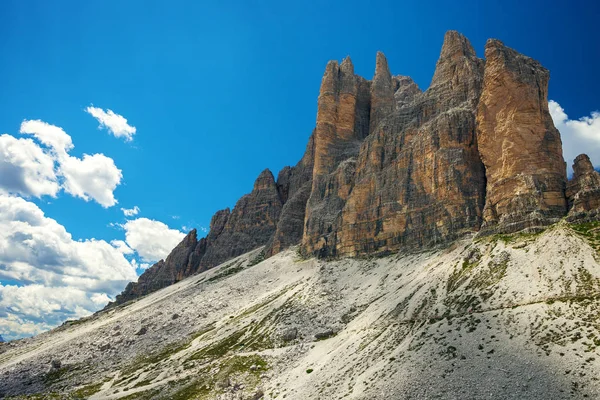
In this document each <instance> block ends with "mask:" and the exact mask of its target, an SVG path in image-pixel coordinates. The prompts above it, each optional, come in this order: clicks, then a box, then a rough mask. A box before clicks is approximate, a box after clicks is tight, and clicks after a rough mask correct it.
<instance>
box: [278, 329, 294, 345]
mask: <svg viewBox="0 0 600 400" xmlns="http://www.w3.org/2000/svg"><path fill="white" fill-rule="evenodd" d="M296 337H298V328H288V329H285V330H284V331H283V332H281V339H282V340H283V341H284V342H291V341H292V340H294V339H296Z"/></svg>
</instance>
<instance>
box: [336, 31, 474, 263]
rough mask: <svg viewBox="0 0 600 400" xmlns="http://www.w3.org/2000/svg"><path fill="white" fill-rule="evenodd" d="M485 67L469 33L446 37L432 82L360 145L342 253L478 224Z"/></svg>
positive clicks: (448, 236)
mask: <svg viewBox="0 0 600 400" xmlns="http://www.w3.org/2000/svg"><path fill="white" fill-rule="evenodd" d="M482 67H483V62H482V60H480V59H479V58H477V57H476V55H475V52H474V51H473V49H472V47H471V45H470V44H469V43H468V41H467V39H466V38H464V37H463V36H462V35H460V34H458V33H456V32H449V33H448V34H447V35H446V37H445V40H444V44H443V46H442V52H441V55H440V59H439V61H438V64H437V68H436V72H435V75H434V78H433V80H432V83H431V86H430V88H429V89H428V90H427V91H426V92H424V93H422V94H420V93H417V92H416V90H414V89H412V92H413V94H412V96H413V97H414V99H413V100H412V101H411V102H409V103H408V104H405V105H403V106H402V107H400V108H398V109H397V110H395V111H394V112H392V113H390V114H389V115H388V116H387V117H386V118H385V119H384V120H383V121H382V122H381V123H380V124H379V125H378V128H377V129H376V130H375V132H372V133H371V135H370V136H369V137H367V139H366V140H365V142H364V143H363V145H362V148H361V150H360V154H359V156H358V160H357V163H356V176H355V180H354V186H353V189H352V192H351V194H350V196H349V198H348V200H347V202H346V204H345V206H344V208H343V212H342V219H343V221H342V226H341V229H340V232H339V233H338V237H339V240H338V242H337V243H336V247H337V250H336V251H335V252H336V253H337V254H344V255H359V254H366V253H372V252H386V251H397V250H400V249H401V248H403V247H405V248H414V247H415V246H416V247H422V246H430V245H435V244H437V243H442V242H447V241H449V240H452V239H454V238H456V237H458V236H460V235H462V234H464V233H465V232H468V231H473V230H477V228H478V227H479V224H480V222H481V214H482V210H483V201H484V181H485V179H484V170H483V165H482V163H481V161H480V159H479V155H478V153H477V142H476V138H475V113H474V111H475V106H476V103H477V99H478V97H479V93H480V88H481V81H482V75H483V70H482ZM409 85H410V86H409V87H411V86H412V87H413V88H414V86H413V83H412V82H411V81H409ZM398 90H399V89H397V90H396V93H398Z"/></svg>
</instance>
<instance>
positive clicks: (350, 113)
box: [107, 31, 600, 307]
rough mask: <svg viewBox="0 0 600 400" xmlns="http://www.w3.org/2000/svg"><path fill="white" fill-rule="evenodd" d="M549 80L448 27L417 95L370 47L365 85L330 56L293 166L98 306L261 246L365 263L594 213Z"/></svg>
mask: <svg viewBox="0 0 600 400" xmlns="http://www.w3.org/2000/svg"><path fill="white" fill-rule="evenodd" d="M548 80H549V72H548V70H546V69H545V68H544V67H543V66H541V65H540V64H539V62H537V61H535V60H533V59H531V58H529V57H527V56H524V55H522V54H520V53H518V52H517V51H515V50H513V49H510V48H508V47H506V46H505V45H504V44H503V43H502V42H501V41H499V40H496V39H490V40H488V42H487V43H486V46H485V59H481V58H478V57H477V55H476V53H475V50H474V49H473V47H472V46H471V44H470V42H469V41H468V39H467V38H466V37H465V36H463V35H461V34H460V33H458V32H456V31H449V32H447V33H446V35H445V37H444V42H443V45H442V49H441V52H440V57H439V59H438V62H437V65H436V69H435V72H434V75H433V77H432V80H431V84H430V86H429V88H427V90H425V91H421V90H420V89H419V88H418V86H417V85H416V84H415V83H414V82H413V81H412V80H411V79H410V78H409V77H405V76H400V75H398V76H395V75H392V74H391V72H390V68H389V66H388V63H387V60H386V58H385V55H383V53H381V52H378V53H377V55H376V63H375V72H374V75H373V78H372V80H366V79H364V78H362V77H360V76H358V75H355V74H354V66H353V64H352V60H351V59H350V57H346V58H345V59H344V60H343V61H342V62H341V63H338V62H337V61H330V62H328V63H327V66H326V68H325V73H324V75H323V79H322V81H321V88H320V91H319V98H318V106H317V119H316V127H315V129H314V131H313V132H312V134H311V135H310V138H309V141H308V144H307V147H306V150H305V154H304V156H303V157H302V159H301V160H300V161H299V162H298V164H296V165H295V166H293V167H284V168H283V169H282V170H281V171H280V172H279V173H278V176H277V179H274V176H273V174H272V173H271V172H270V171H269V170H265V171H263V172H262V173H261V175H260V176H259V177H258V178H257V181H256V182H255V185H254V188H253V190H252V192H251V193H249V194H248V195H245V196H243V197H242V198H241V199H240V200H239V201H238V203H237V204H236V206H235V207H234V208H233V210H229V209H224V210H220V211H218V212H217V213H216V214H215V215H214V216H213V218H212V221H211V226H210V231H209V233H208V235H207V236H206V237H205V238H200V239H198V238H197V232H196V231H195V230H193V231H191V232H190V233H188V235H187V236H186V238H185V239H184V240H183V241H182V244H183V243H188V242H189V243H192V242H195V243H196V244H195V245H194V248H193V249H192V250H191V251H189V250H190V249H189V246H186V245H182V244H180V245H178V246H177V247H176V248H175V249H174V250H173V251H172V252H171V254H170V255H169V256H168V257H167V259H166V260H161V261H159V262H158V263H156V264H155V265H154V266H152V267H151V268H150V269H149V270H148V271H146V272H144V273H143V274H142V275H141V276H140V278H139V281H138V282H137V283H130V284H129V285H128V286H127V288H126V289H125V290H124V291H123V293H122V294H121V295H119V296H117V299H116V301H115V302H114V303H110V304H109V305H108V306H107V307H112V306H114V305H117V304H122V303H123V302H125V301H128V300H131V299H135V298H137V297H139V296H143V295H145V294H148V293H151V292H152V291H155V290H157V289H159V288H161V287H165V286H168V285H170V284H173V283H175V282H177V281H180V280H181V279H183V278H185V277H187V276H191V275H193V274H196V273H199V272H203V271H205V270H207V269H210V268H212V267H214V266H216V265H218V264H220V263H222V262H224V261H226V260H228V259H231V258H232V257H235V256H238V255H240V254H243V253H245V252H247V251H250V250H252V249H254V248H257V247H259V246H265V249H264V251H263V252H262V254H261V255H260V257H259V259H260V258H263V257H267V258H268V257H271V256H273V255H275V254H277V253H278V252H280V251H282V250H284V249H286V248H288V247H290V246H294V245H299V246H300V250H299V251H300V252H302V253H303V254H304V255H305V256H317V257H327V258H329V257H339V256H347V255H350V256H364V255H369V254H378V253H381V254H386V253H389V252H398V251H402V250H403V249H406V248H412V247H415V246H416V247H417V248H428V247H432V246H437V245H440V244H444V243H450V242H452V241H454V240H456V239H458V238H460V237H462V236H464V235H466V234H470V233H478V234H479V235H490V234H502V233H512V232H516V231H521V230H525V231H536V230H540V229H543V228H544V227H545V226H548V225H550V224H553V223H556V222H557V221H558V220H560V219H561V218H563V217H565V216H568V218H569V219H570V220H571V221H576V220H586V219H590V218H592V219H593V218H594V216H595V215H597V211H596V210H597V209H598V207H599V206H600V182H598V180H597V179H596V175H597V173H596V175H594V173H591V172H589V171H587V172H586V174H587V175H586V174H584V175H585V176H586V177H587V178H583V177H581V176H580V175H577V176H575V177H574V178H573V180H572V181H571V182H567V176H566V165H565V163H564V160H563V158H562V146H561V140H560V133H559V132H558V131H557V130H556V128H555V127H554V125H553V122H552V119H551V117H550V114H549V110H548V105H547V103H548V102H547V87H548ZM578 159H579V158H578ZM580 161H581V160H580ZM590 165H591V164H590ZM577 182H579V183H577ZM257 260H258V259H257Z"/></svg>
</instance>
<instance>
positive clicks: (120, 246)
mask: <svg viewBox="0 0 600 400" xmlns="http://www.w3.org/2000/svg"><path fill="white" fill-rule="evenodd" d="M110 244H112V245H113V247H114V248H115V249H117V250H119V251H120V252H121V254H126V255H130V254H133V253H134V251H133V249H132V248H131V247H129V246H127V243H125V242H124V241H122V240H111V241H110Z"/></svg>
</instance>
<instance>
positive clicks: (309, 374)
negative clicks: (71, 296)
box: [0, 221, 600, 399]
mask: <svg viewBox="0 0 600 400" xmlns="http://www.w3.org/2000/svg"><path fill="white" fill-rule="evenodd" d="M598 232H599V231H598V224H595V223H592V224H579V225H572V224H568V223H566V222H564V221H563V222H560V223H558V224H555V225H553V226H551V227H549V228H548V229H546V230H545V231H543V232H541V233H538V234H513V235H494V236H489V237H483V238H472V237H469V238H465V239H463V240H461V241H458V242H456V243H454V244H453V245H451V246H450V247H448V248H443V249H434V250H428V251H419V252H415V253H412V254H397V255H391V256H386V257H382V258H364V259H358V258H357V259H352V258H341V259H339V260H334V261H323V260H318V259H314V258H312V259H307V260H305V259H302V258H301V257H300V256H299V255H298V253H297V251H296V250H294V249H289V250H287V251H284V252H282V253H280V254H277V255H276V256H274V257H271V258H269V259H267V260H264V261H262V262H260V263H258V264H255V265H253V263H252V262H251V261H252V260H254V259H255V258H256V256H257V255H258V254H259V253H260V249H257V250H255V251H253V252H250V253H247V254H245V255H243V256H241V257H238V258H236V259H234V260H232V261H231V262H228V263H225V264H222V265H220V266H218V267H216V268H214V269H212V270H210V271H208V272H206V273H204V274H200V275H196V276H193V277H191V278H188V279H185V280H183V281H181V282H179V283H177V284H175V285H172V286H169V287H167V288H164V289H161V290H159V291H157V292H155V293H153V294H151V295H148V296H146V297H144V298H141V299H139V300H137V301H132V302H128V303H126V304H123V305H121V306H119V307H115V308H113V309H110V310H108V311H103V312H100V313H98V314H96V315H94V316H93V317H90V318H87V319H83V320H79V321H75V322H70V323H66V324H64V325H63V326H62V327H60V328H57V329H55V330H53V331H51V332H48V333H45V334H42V335H39V336H37V337H34V338H31V339H24V340H20V341H16V342H11V343H9V344H3V345H1V346H2V347H0V349H1V350H0V351H1V354H0V376H2V377H3V379H2V380H1V381H0V392H1V393H3V394H4V396H5V398H15V397H11V396H13V395H16V394H34V393H39V392H44V393H46V394H47V395H46V397H43V396H32V397H27V398H87V397H88V396H90V397H89V398H92V399H93V398H98V399H100V398H110V399H117V398H120V399H150V398H152V399H154V398H164V399H187V398H198V399H258V398H261V396H263V398H265V399H275V398H278V399H282V398H286V399H308V398H310V399H337V398H350V399H384V398H406V399H431V398H439V399H466V398H477V399H482V398H486V399H550V398H552V399H572V398H598V396H599V395H600V384H599V383H598V379H597V375H598V372H599V371H600V369H599V367H600V364H599V363H600V358H599V355H598V345H600V325H599V324H598V320H599V318H598V317H599V315H598V313H599V312H600V308H599V305H600V304H599V300H598V296H599V294H600V264H599V262H598V253H597V252H596V250H595V248H596V247H597V246H598V244H599V241H598V240H599V238H600V234H599V233H598ZM49 393H54V394H55V395H49ZM52 396H55V397H52ZM69 396H71V397H69ZM16 398H25V397H16Z"/></svg>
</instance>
